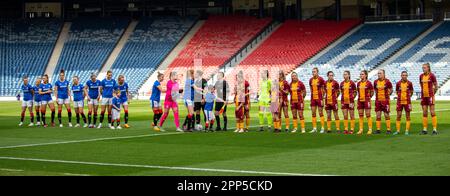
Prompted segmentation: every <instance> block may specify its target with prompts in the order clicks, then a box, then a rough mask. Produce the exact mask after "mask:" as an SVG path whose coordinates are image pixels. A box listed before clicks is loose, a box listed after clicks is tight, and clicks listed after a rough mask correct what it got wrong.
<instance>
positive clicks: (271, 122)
mask: <svg viewBox="0 0 450 196" xmlns="http://www.w3.org/2000/svg"><path fill="white" fill-rule="evenodd" d="M264 118H267V124H268V125H269V126H273V119H272V114H271V113H270V112H266V113H264Z"/></svg>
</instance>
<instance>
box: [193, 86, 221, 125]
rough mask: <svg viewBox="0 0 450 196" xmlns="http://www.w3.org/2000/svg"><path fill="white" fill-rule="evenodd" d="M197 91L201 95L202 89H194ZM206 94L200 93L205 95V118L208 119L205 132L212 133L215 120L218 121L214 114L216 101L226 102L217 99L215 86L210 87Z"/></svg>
mask: <svg viewBox="0 0 450 196" xmlns="http://www.w3.org/2000/svg"><path fill="white" fill-rule="evenodd" d="M194 88H195V89H196V91H197V92H198V93H200V92H201V91H200V90H201V88H198V87H194ZM207 91H208V92H206V93H200V94H203V95H204V96H205V110H204V112H205V117H206V124H205V131H208V130H209V131H211V132H213V131H214V130H213V125H214V120H215V119H216V116H215V114H214V103H215V101H216V100H217V101H220V102H225V100H223V99H221V98H220V97H217V96H216V95H215V94H214V91H215V90H214V86H213V85H210V86H208V88H207Z"/></svg>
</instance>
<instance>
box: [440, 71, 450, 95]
mask: <svg viewBox="0 0 450 196" xmlns="http://www.w3.org/2000/svg"><path fill="white" fill-rule="evenodd" d="M438 92H439V94H440V95H450V76H449V77H447V79H446V80H445V81H444V82H443V84H442V85H441V86H440V87H439V90H438Z"/></svg>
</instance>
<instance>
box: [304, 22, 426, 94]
mask: <svg viewBox="0 0 450 196" xmlns="http://www.w3.org/2000/svg"><path fill="white" fill-rule="evenodd" d="M431 25H432V23H431V22H405V23H373V24H372V23H368V24H364V26H363V27H361V28H360V29H359V30H358V31H356V32H355V33H353V34H352V35H350V36H349V37H347V38H346V39H344V40H343V41H342V42H340V43H339V44H337V45H336V46H335V47H334V48H332V49H330V50H329V51H328V52H327V53H326V54H324V55H322V56H320V57H318V58H317V60H315V61H313V62H311V63H308V64H305V65H302V66H301V67H299V68H298V69H297V70H295V71H296V72H298V73H306V74H300V79H301V80H302V81H308V80H309V78H310V77H311V75H312V73H311V72H312V68H314V67H318V68H319V70H320V71H321V73H320V74H321V75H322V76H323V77H324V78H326V73H327V71H334V73H335V79H336V80H338V81H342V80H343V72H344V71H345V70H349V71H350V72H351V74H352V77H353V79H357V78H359V72H360V71H361V70H364V69H366V70H369V71H370V70H372V69H374V68H376V67H377V66H379V65H380V64H381V63H382V62H384V61H385V60H386V59H388V58H389V57H391V56H392V55H393V54H394V53H395V52H398V51H399V50H400V49H401V48H403V47H404V46H405V45H407V44H408V43H409V42H410V41H412V40H413V39H415V38H416V37H417V36H419V35H420V34H421V33H422V32H424V31H426V30H427V29H428V28H429V27H431ZM307 90H309V86H307Z"/></svg>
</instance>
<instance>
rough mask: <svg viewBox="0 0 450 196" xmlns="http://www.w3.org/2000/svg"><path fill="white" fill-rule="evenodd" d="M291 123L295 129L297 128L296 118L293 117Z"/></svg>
mask: <svg viewBox="0 0 450 196" xmlns="http://www.w3.org/2000/svg"><path fill="white" fill-rule="evenodd" d="M292 123H293V124H294V129H295V130H297V128H298V119H296V118H294V119H293V120H292Z"/></svg>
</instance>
